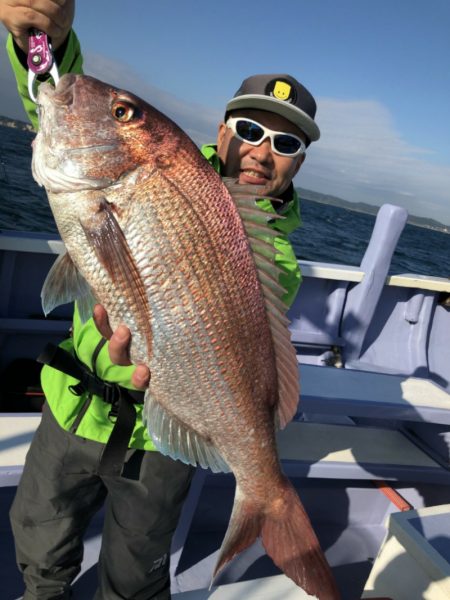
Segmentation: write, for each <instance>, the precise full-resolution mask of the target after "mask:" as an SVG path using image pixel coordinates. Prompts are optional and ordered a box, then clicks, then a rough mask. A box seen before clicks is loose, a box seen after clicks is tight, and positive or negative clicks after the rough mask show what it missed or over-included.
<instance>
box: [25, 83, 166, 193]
mask: <svg viewBox="0 0 450 600" xmlns="http://www.w3.org/2000/svg"><path fill="white" fill-rule="evenodd" d="M38 106H39V132H38V134H37V136H36V139H35V141H34V143H33V162H32V170H33V176H34V178H35V179H36V181H37V182H38V183H39V184H40V185H43V186H44V187H45V188H46V190H47V192H49V193H58V192H70V191H80V190H91V189H92V190H95V189H103V188H107V187H110V186H112V185H115V184H117V183H118V182H120V180H121V178H123V177H124V175H127V174H130V172H133V171H134V170H136V169H137V168H138V167H140V166H145V167H148V169H150V170H151V169H152V166H154V165H155V164H157V163H159V164H161V163H164V156H165V157H170V156H171V153H172V152H173V151H174V150H175V149H176V138H177V133H176V126H175V124H173V123H172V126H171V125H170V123H171V122H170V120H169V119H167V118H164V117H163V115H161V113H159V111H157V110H156V109H154V108H153V107H152V106H150V105H149V104H147V103H146V102H145V101H143V100H141V99H140V98H138V97H137V96H135V95H133V94H131V93H130V92H126V91H124V90H120V89H117V88H115V87H113V86H111V85H109V84H106V83H103V82H101V81H99V80H97V79H94V78H92V77H88V76H86V75H75V74H67V75H64V76H63V77H61V79H60V81H59V83H58V85H57V86H56V88H54V87H53V86H51V85H49V84H45V83H43V84H41V86H40V88H39V93H38ZM162 151H163V152H164V155H163V156H162ZM166 162H170V159H168V158H166Z"/></svg>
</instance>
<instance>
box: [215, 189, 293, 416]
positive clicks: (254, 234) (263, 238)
mask: <svg viewBox="0 0 450 600" xmlns="http://www.w3.org/2000/svg"><path fill="white" fill-rule="evenodd" d="M224 183H225V185H226V186H227V188H228V191H229V192H230V194H231V196H232V197H233V199H234V202H235V204H236V207H237V210H238V211H239V214H240V216H241V219H242V222H243V224H244V227H245V230H246V233H247V235H248V238H249V243H250V246H251V248H252V251H253V256H254V259H255V265H256V268H257V272H258V277H259V281H260V283H261V288H262V291H263V293H264V299H265V304H266V310H267V316H268V319H269V324H270V329H271V332H272V340H273V345H274V350H275V359H276V366H277V374H278V390H279V398H278V407H277V425H279V427H281V428H283V427H284V426H285V425H286V424H287V423H289V421H291V420H292V417H293V416H294V415H295V412H296V410H297V405H298V399H299V381H298V363H297V355H296V352H295V348H294V347H293V345H292V343H291V334H290V331H289V329H288V324H289V321H288V319H287V318H286V316H285V314H286V311H287V306H286V304H285V303H284V302H283V300H282V297H283V295H284V293H285V291H286V290H285V289H284V288H283V287H282V286H281V285H280V284H279V277H280V274H281V273H283V271H282V269H281V268H280V267H278V266H277V265H276V263H275V256H276V254H277V250H276V248H274V246H273V245H272V244H270V243H269V240H272V239H273V238H274V237H276V236H277V235H278V233H277V232H276V231H274V230H273V229H272V228H271V227H270V226H269V224H268V221H271V220H273V219H280V218H281V219H282V218H283V217H282V216H280V215H278V214H276V213H269V212H266V211H264V210H263V209H261V208H260V207H259V206H258V205H257V204H256V201H257V200H258V199H259V198H261V197H265V196H264V193H263V190H261V189H258V186H250V185H249V186H246V185H239V184H238V183H236V181H235V180H234V179H227V178H225V179H224ZM269 199H270V200H271V201H278V200H277V199H272V198H269Z"/></svg>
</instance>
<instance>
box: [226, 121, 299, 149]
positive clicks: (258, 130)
mask: <svg viewBox="0 0 450 600" xmlns="http://www.w3.org/2000/svg"><path fill="white" fill-rule="evenodd" d="M226 126H227V127H229V128H230V129H231V131H232V132H233V134H234V136H235V137H237V139H238V140H241V141H242V142H245V143H246V144H251V145H252V146H259V145H260V144H261V143H262V142H263V141H264V140H265V139H266V138H269V139H270V143H271V146H272V150H273V151H274V152H275V154H279V155H280V156H289V157H290V158H294V157H295V156H298V155H299V154H304V153H305V150H306V145H305V142H304V141H303V140H301V139H300V138H299V137H297V136H296V135H294V134H293V133H286V132H284V131H273V129H269V128H268V127H264V125H261V123H258V122H257V121H253V120H252V119H247V118H246V117H229V118H228V119H227V122H226Z"/></svg>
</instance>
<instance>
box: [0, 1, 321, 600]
mask: <svg viewBox="0 0 450 600" xmlns="http://www.w3.org/2000/svg"><path fill="white" fill-rule="evenodd" d="M21 4H22V3H21V0H0V20H1V21H2V22H3V24H4V25H5V26H6V28H7V29H8V30H9V31H10V32H11V34H12V35H10V36H9V39H8V43H7V48H8V53H9V56H10V59H11V64H12V67H13V70H14V73H15V75H16V79H17V83H18V89H19V93H20V95H21V97H22V100H23V102H24V106H25V109H26V110H27V112H28V115H29V117H30V119H31V121H32V122H33V124H34V125H35V127H36V128H37V126H38V121H37V116H36V107H35V105H34V103H33V102H32V101H31V100H30V99H29V97H28V91H27V71H26V52H27V44H28V33H27V32H28V29H29V27H31V26H33V27H36V28H37V29H41V30H43V31H45V32H47V33H48V34H49V35H50V36H51V37H52V43H53V48H54V50H55V53H56V58H57V62H58V66H59V70H60V73H61V74H62V73H65V72H67V71H71V72H78V73H80V72H82V57H81V51H80V47H79V43H78V40H77V38H76V35H75V33H74V32H73V31H72V30H71V25H72V21H73V14H74V10H73V8H74V3H73V1H68V2H63V1H62V0H58V2H56V0H55V1H52V0H39V2H34V3H31V7H29V6H28V3H27V5H26V6H25V7H23V6H22V5H21ZM315 110H316V105H315V101H314V99H313V97H312V96H311V94H310V93H309V92H308V91H307V90H306V89H305V88H304V87H303V86H302V85H301V84H299V83H298V82H297V81H296V80H295V79H294V78H293V77H291V76H289V75H258V76H253V77H249V78H248V79H246V80H245V81H244V82H243V84H242V85H241V87H240V89H239V90H238V91H237V92H236V94H235V96H234V97H233V98H232V99H231V100H230V101H229V102H228V104H227V107H226V114H225V118H224V122H223V123H221V124H220V126H219V132H218V138H217V147H216V146H214V145H207V146H204V147H203V148H202V153H203V154H204V156H205V157H206V159H207V160H208V161H209V162H210V163H211V165H212V166H213V167H214V168H215V169H216V170H218V171H219V172H220V173H221V174H222V175H223V176H229V177H234V178H237V179H238V180H239V182H240V183H242V184H257V185H258V186H260V187H263V186H264V187H265V190H266V193H267V195H268V196H271V197H275V198H278V202H276V203H274V204H272V202H271V201H270V200H268V199H261V200H260V201H259V203H260V205H261V206H262V208H264V210H266V211H268V212H269V213H272V214H275V213H276V212H277V213H280V214H282V215H283V217H284V219H277V220H274V221H273V222H272V227H273V228H274V229H276V230H277V231H278V233H279V235H278V236H277V237H276V238H275V239H274V241H273V243H274V244H275V246H276V247H277V249H278V252H279V253H278V255H277V259H276V260H277V262H278V263H279V264H280V266H281V267H282V269H283V273H282V275H281V276H280V283H281V284H282V285H283V287H284V288H285V289H286V295H285V298H284V299H285V301H286V303H287V304H290V303H291V302H292V300H293V299H294V297H295V294H296V293H297V290H298V286H299V283H300V279H301V277H300V272H299V269H298V265H297V261H296V258H295V255H294V252H293V249H292V247H291V245H290V243H289V241H288V239H287V234H288V233H290V232H291V231H293V230H294V229H295V228H296V227H297V226H298V225H299V224H300V214H299V207H298V199H297V196H296V193H295V190H294V188H293V185H292V179H293V177H294V176H295V175H296V173H297V172H298V170H299V169H300V167H301V165H302V163H303V161H304V158H305V147H306V146H307V145H308V144H309V143H310V142H311V141H315V140H317V139H318V138H319V129H318V127H317V125H316V123H315V122H314V116H315ZM94 321H95V324H94ZM95 325H96V326H97V328H96V326H95ZM99 332H100V333H99ZM101 334H102V335H101ZM104 338H107V339H109V342H108V343H107V344H105V343H104V342H105V339H104ZM129 341H130V332H129V330H128V328H127V327H126V325H121V326H119V327H118V328H117V330H116V331H115V332H113V331H112V330H111V328H110V327H109V324H108V318H107V315H106V313H105V311H104V309H103V308H102V307H101V306H96V307H95V309H94V319H90V320H89V321H88V322H87V323H84V324H82V323H81V320H80V318H79V315H78V311H77V310H75V313H74V326H73V336H72V338H70V339H68V340H66V341H64V342H63V343H62V344H61V347H62V348H64V349H65V350H67V351H68V352H69V353H71V354H72V355H75V354H76V356H77V358H78V360H79V361H81V363H82V364H83V365H85V369H88V370H89V371H92V372H94V373H96V374H97V376H98V379H99V380H103V381H108V382H114V383H117V384H119V385H120V387H121V389H122V390H124V389H125V390H126V389H133V388H137V389H144V388H145V387H146V386H147V385H148V383H149V378H150V373H149V370H148V368H147V367H145V366H143V365H140V366H138V367H137V368H135V367H134V366H132V365H131V363H130V361H129V358H128V351H127V349H128V345H129ZM42 386H43V389H44V391H45V395H46V399H47V404H46V406H45V408H44V411H43V417H42V423H41V426H40V427H39V429H38V431H37V433H36V435H35V438H34V440H33V443H32V446H31V448H30V452H29V454H28V457H27V461H26V465H25V469H24V474H23V477H22V480H21V483H20V485H19V488H18V491H17V495H16V499H15V501H14V504H13V507H12V509H11V521H12V526H13V532H14V537H15V543H16V554H17V561H18V564H19V567H20V568H21V570H22V572H23V576H24V580H25V585H26V591H25V594H24V599H25V600H28V599H31V598H39V599H41V600H43V599H45V600H49V599H56V598H68V597H69V596H70V584H71V582H72V581H73V579H74V577H75V576H76V575H77V573H78V572H79V570H80V563H81V558H82V551H83V545H82V536H83V533H84V531H85V530H86V528H87V526H88V524H89V521H90V519H91V518H92V516H93V515H94V513H95V512H96V511H97V510H98V509H99V507H100V506H101V505H102V504H103V502H104V501H105V499H106V513H105V514H106V516H105V525H104V532H103V539H102V548H101V554H100V559H99V589H98V591H97V594H96V596H95V598H96V599H97V600H100V599H102V600H115V599H119V598H136V599H137V598H142V599H146V600H147V599H150V598H152V599H154V600H167V599H168V598H170V581H169V560H168V557H169V556H170V542H171V538H172V535H173V532H174V530H175V528H176V524H177V521H178V518H179V514H180V510H181V507H182V504H183V501H184V499H185V497H186V494H187V492H188V489H189V484H190V481H191V477H192V472H193V469H192V468H191V467H190V466H188V465H185V464H183V463H181V462H179V461H173V460H171V459H170V458H168V457H165V456H162V455H161V454H159V453H158V452H156V451H155V448H154V446H153V443H152V441H151V439H150V438H149V437H148V434H147V432H146V430H145V428H144V426H143V425H142V419H141V409H142V407H141V406H139V405H137V404H136V405H135V408H136V424H135V425H134V429H133V431H132V433H131V437H130V438H129V439H127V440H126V443H127V447H128V448H129V449H128V451H127V453H126V455H125V456H124V457H123V462H122V464H121V468H120V472H118V473H116V472H114V473H112V474H111V472H110V471H108V469H109V466H110V465H108V464H107V465H106V471H105V462H106V461H105V456H106V455H108V453H109V452H110V451H111V450H112V451H113V452H114V450H115V448H114V443H112V442H111V435H112V432H113V431H114V422H113V421H114V418H111V412H112V407H111V404H108V402H107V401H106V397H105V396H102V395H98V394H96V393H94V392H92V390H91V391H89V390H86V389H83V388H82V387H81V388H80V383H79V381H78V380H77V379H76V378H74V377H73V376H72V375H67V374H66V373H63V372H61V371H59V370H57V369H54V368H51V367H48V366H46V367H44V368H43V371H42ZM112 416H113V417H114V416H115V415H114V413H113V415H112ZM105 473H106V474H105Z"/></svg>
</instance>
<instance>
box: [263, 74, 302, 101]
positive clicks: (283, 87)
mask: <svg viewBox="0 0 450 600" xmlns="http://www.w3.org/2000/svg"><path fill="white" fill-rule="evenodd" d="M266 94H268V95H269V96H272V97H274V98H276V99H277V100H283V101H285V102H290V103H295V90H294V88H293V87H292V85H291V84H290V83H288V82H287V81H283V80H281V79H275V80H273V81H271V82H270V83H269V84H268V85H267V88H266Z"/></svg>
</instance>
